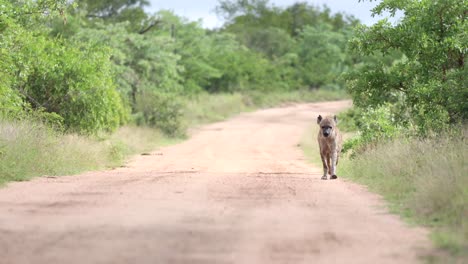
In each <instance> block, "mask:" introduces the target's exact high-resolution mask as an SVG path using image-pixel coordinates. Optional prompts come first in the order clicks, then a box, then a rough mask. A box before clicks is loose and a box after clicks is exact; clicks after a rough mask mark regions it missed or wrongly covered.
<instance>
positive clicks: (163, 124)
mask: <svg viewBox="0 0 468 264" xmlns="http://www.w3.org/2000/svg"><path fill="white" fill-rule="evenodd" d="M136 111H137V115H136V116H137V119H136V120H135V121H136V122H137V124H138V125H148V126H151V127H155V128H158V129H160V130H161V131H162V132H164V133H165V134H167V135H169V136H183V135H185V133H186V129H187V128H186V124H185V122H184V118H183V117H184V106H183V104H182V102H181V101H180V99H179V98H178V96H177V95H176V94H171V93H160V92H154V91H143V92H141V93H139V94H138V95H137V96H136Z"/></svg>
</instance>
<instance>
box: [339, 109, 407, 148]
mask: <svg viewBox="0 0 468 264" xmlns="http://www.w3.org/2000/svg"><path fill="white" fill-rule="evenodd" d="M354 122H355V124H354V125H353V126H355V127H358V128H359V132H358V134H357V136H355V137H354V138H351V139H350V140H348V141H346V142H345V144H344V146H343V152H347V151H349V150H352V151H353V155H354V154H356V153H362V152H363V151H365V150H366V149H369V148H373V147H375V146H376V144H378V143H380V142H385V141H388V140H390V139H393V138H395V137H396V136H399V135H401V134H402V128H401V127H400V126H399V125H398V124H397V123H395V117H394V114H393V112H392V111H391V108H390V106H389V105H383V106H380V107H378V108H369V109H367V110H365V111H363V112H362V113H361V114H360V115H358V116H354Z"/></svg>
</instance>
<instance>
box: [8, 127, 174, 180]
mask: <svg viewBox="0 0 468 264" xmlns="http://www.w3.org/2000/svg"><path fill="white" fill-rule="evenodd" d="M171 141H173V140H171V139H169V138H167V137H165V136H164V135H163V134H162V133H160V132H158V131H157V130H154V129H149V128H142V127H122V128H120V129H119V130H118V131H117V132H116V133H115V134H113V135H111V136H107V138H97V137H93V138H90V137H84V136H79V135H76V134H63V133H60V132H57V131H55V130H53V129H51V128H49V127H47V126H45V125H44V124H41V123H37V122H32V121H27V120H23V121H7V120H0V159H1V163H0V186H1V185H4V184H5V183H7V182H10V181H25V180H29V179H31V178H33V177H35V176H46V175H47V176H52V175H71V174H77V173H80V172H84V171H89V170H96V169H103V168H110V167H117V166H120V165H122V164H123V162H124V160H125V159H126V158H127V157H128V156H129V155H133V154H137V153H142V152H144V151H149V150H152V149H154V148H156V147H157V146H160V145H163V144H167V142H171Z"/></svg>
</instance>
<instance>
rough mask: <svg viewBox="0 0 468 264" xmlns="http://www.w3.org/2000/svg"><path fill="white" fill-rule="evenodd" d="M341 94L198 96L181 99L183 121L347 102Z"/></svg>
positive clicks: (298, 92)
mask: <svg viewBox="0 0 468 264" xmlns="http://www.w3.org/2000/svg"><path fill="white" fill-rule="evenodd" d="M348 98H349V95H347V94H346V92H345V91H329V90H312V91H310V90H296V91H288V92H284V91H282V92H274V93H262V92H259V91H251V92H245V93H231V94H207V93H202V94H199V95H195V96H192V97H189V98H184V99H183V100H184V101H185V105H186V109H185V119H186V123H187V124H188V127H193V126H197V125H200V124H206V123H210V122H217V121H221V120H225V119H227V118H229V117H232V116H234V115H236V114H239V113H242V112H247V111H254V110H256V109H261V108H268V107H275V106H281V105H286V104H290V103H306V102H319V101H333V100H341V99H348Z"/></svg>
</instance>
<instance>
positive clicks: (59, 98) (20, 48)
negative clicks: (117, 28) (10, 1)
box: [0, 1, 126, 133]
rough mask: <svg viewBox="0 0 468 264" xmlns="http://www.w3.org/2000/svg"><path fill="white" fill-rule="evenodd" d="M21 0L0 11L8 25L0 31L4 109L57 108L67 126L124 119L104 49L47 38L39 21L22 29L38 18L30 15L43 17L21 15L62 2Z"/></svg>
mask: <svg viewBox="0 0 468 264" xmlns="http://www.w3.org/2000/svg"><path fill="white" fill-rule="evenodd" d="M51 2H52V1H51ZM22 3H23V5H18V6H16V9H11V10H9V11H10V12H11V13H9V12H5V13H2V17H5V19H4V20H3V19H2V21H6V23H7V25H8V27H6V28H5V29H4V30H3V31H2V32H1V35H0V39H1V42H0V51H1V53H0V54H2V57H4V58H5V59H4V60H2V66H3V70H2V73H1V75H0V76H1V77H0V78H2V80H5V83H3V84H2V89H1V91H2V93H5V94H6V95H7V96H6V97H5V98H7V99H6V100H5V99H2V106H3V105H5V106H3V108H4V109H9V110H8V113H7V115H8V116H10V117H11V116H14V115H18V114H19V112H21V111H22V110H28V109H36V110H38V111H44V110H45V111H46V112H49V113H55V114H58V115H59V116H60V117H61V118H63V124H64V125H65V127H66V128H67V129H69V130H72V131H77V132H83V133H96V132H98V131H100V130H114V129H116V128H117V127H118V126H119V125H120V124H121V123H123V122H124V121H125V116H126V112H125V111H124V108H123V106H122V102H121V98H120V96H119V94H118V93H117V92H116V90H115V86H114V83H113V81H112V78H113V75H112V74H113V72H112V71H111V67H110V64H109V54H108V52H107V51H106V50H105V49H102V48H98V47H92V46H90V45H88V44H86V43H78V42H74V43H70V42H67V41H64V40H60V39H57V38H51V37H49V36H48V35H47V34H45V33H46V31H45V29H44V28H42V27H41V26H38V27H37V28H35V29H34V30H35V31H36V32H34V31H33V30H30V29H28V28H27V27H30V26H31V25H33V24H34V23H39V22H35V21H33V20H32V18H36V19H37V20H41V19H46V17H42V16H40V15H37V17H36V16H32V17H28V19H26V18H25V17H24V16H27V15H28V14H29V13H32V14H35V12H45V11H51V10H56V9H58V8H62V6H61V5H58V3H59V2H56V3H51V4H50V6H48V7H46V6H47V4H48V2H47V1H38V2H29V1H26V2H22ZM36 4H37V5H38V6H36ZM60 12H62V9H60ZM20 109H21V110H20ZM13 112H15V113H13Z"/></svg>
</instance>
